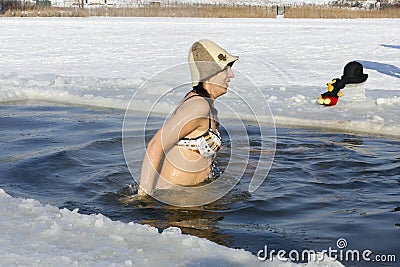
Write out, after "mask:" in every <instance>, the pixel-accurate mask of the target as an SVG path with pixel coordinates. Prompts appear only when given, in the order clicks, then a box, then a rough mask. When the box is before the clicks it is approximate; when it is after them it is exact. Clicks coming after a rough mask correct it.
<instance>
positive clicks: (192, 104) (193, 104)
mask: <svg viewBox="0 0 400 267" xmlns="http://www.w3.org/2000/svg"><path fill="white" fill-rule="evenodd" d="M177 112H185V113H186V114H188V113H189V114H193V115H197V116H204V115H208V114H209V112H210V104H209V103H208V101H207V100H206V99H205V98H204V97H202V96H197V95H195V96H193V97H190V98H189V99H187V100H185V101H184V102H183V103H182V105H181V107H180V108H179V109H178V110H177Z"/></svg>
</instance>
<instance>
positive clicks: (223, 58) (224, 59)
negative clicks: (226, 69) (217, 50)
mask: <svg viewBox="0 0 400 267" xmlns="http://www.w3.org/2000/svg"><path fill="white" fill-rule="evenodd" d="M218 59H219V60H223V61H226V55H224V54H222V53H221V54H219V55H218Z"/></svg>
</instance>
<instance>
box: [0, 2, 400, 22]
mask: <svg viewBox="0 0 400 267" xmlns="http://www.w3.org/2000/svg"><path fill="white" fill-rule="evenodd" d="M4 16H13V17H27V16H29V17H87V16H109V17H202V18H275V17H276V7H266V6H237V5H200V4H199V5H194V4H192V5H185V4H176V5H169V6H145V7H138V8H111V7H99V8H57V7H33V8H29V9H25V10H8V11H7V12H6V13H5V14H4ZM284 17H285V18H332V19H338V18H348V19H353V18H400V8H398V7H397V8H396V7H392V8H385V9H381V10H373V9H372V10H368V9H350V8H344V7H343V8H341V7H333V6H316V5H303V6H287V7H286V9H285V14H284Z"/></svg>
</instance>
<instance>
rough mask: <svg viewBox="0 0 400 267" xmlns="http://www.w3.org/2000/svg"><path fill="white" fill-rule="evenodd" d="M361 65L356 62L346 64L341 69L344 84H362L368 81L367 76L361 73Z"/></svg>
mask: <svg viewBox="0 0 400 267" xmlns="http://www.w3.org/2000/svg"><path fill="white" fill-rule="evenodd" d="M363 71H364V70H363V65H362V64H361V63H359V62H357V61H352V62H349V63H347V64H346V66H345V67H344V69H343V75H342V80H343V81H344V82H345V83H346V84H351V83H363V82H365V81H366V80H367V79H368V74H365V73H363Z"/></svg>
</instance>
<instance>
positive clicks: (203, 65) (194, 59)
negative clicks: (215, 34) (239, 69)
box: [189, 40, 239, 87]
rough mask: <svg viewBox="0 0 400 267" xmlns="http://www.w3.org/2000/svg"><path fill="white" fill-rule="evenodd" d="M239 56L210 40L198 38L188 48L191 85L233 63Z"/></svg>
mask: <svg viewBox="0 0 400 267" xmlns="http://www.w3.org/2000/svg"><path fill="white" fill-rule="evenodd" d="M238 59H239V57H236V56H232V55H231V54H229V53H228V52H226V51H225V50H224V49H223V48H221V47H219V46H218V45H217V44H215V43H214V42H212V41H209V40H200V41H197V42H195V43H194V44H193V45H192V47H191V48H190V50H189V65H190V72H191V74H192V85H193V87H194V86H196V85H198V84H199V82H203V81H205V80H207V79H208V78H210V77H211V76H213V75H215V74H217V73H218V72H220V71H222V70H223V69H224V68H226V66H228V65H230V64H233V62H235V61H236V60H238Z"/></svg>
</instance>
